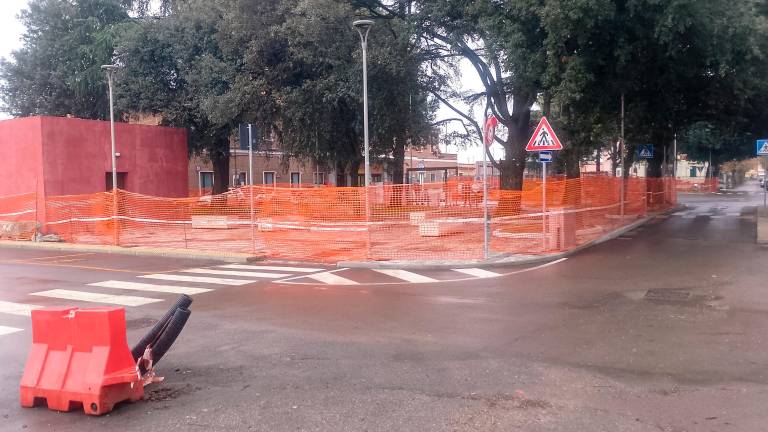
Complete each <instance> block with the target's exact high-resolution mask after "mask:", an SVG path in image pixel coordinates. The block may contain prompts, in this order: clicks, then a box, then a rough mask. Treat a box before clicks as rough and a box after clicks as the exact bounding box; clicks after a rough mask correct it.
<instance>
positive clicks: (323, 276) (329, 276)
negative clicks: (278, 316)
mask: <svg viewBox="0 0 768 432" xmlns="http://www.w3.org/2000/svg"><path fill="white" fill-rule="evenodd" d="M626 240H631V239H630V238H627V239H626ZM567 259H568V258H560V259H557V260H554V261H550V262H547V263H544V264H539V265H537V266H534V267H528V268H524V269H522V270H516V271H512V272H508V273H501V274H499V276H512V275H516V274H520V273H526V272H529V271H533V270H539V269H542V268H545V267H549V266H553V265H555V264H559V263H561V262H563V261H566V260H567ZM344 270H349V269H347V268H340V269H338V270H331V271H327V272H323V273H315V274H312V275H301V276H294V277H292V278H288V279H283V280H279V281H275V282H277V283H285V284H292V285H310V284H311V283H310V282H293V281H295V280H297V279H304V278H311V279H315V280H319V281H321V282H325V283H327V284H329V285H333V284H338V285H404V284H407V283H408V282H364V283H358V282H355V281H353V280H349V279H347V278H342V277H341V276H337V275H335V274H333V273H335V272H339V271H344ZM333 278H339V279H343V280H344V281H345V283H337V282H334V280H335V279H333ZM473 279H477V278H476V277H465V278H459V279H449V280H444V281H438V280H436V281H435V282H463V281H469V280H473ZM361 292H363V291H361Z"/></svg>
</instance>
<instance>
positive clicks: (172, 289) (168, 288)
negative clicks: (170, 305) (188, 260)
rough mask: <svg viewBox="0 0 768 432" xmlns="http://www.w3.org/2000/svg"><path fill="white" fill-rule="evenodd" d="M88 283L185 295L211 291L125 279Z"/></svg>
mask: <svg viewBox="0 0 768 432" xmlns="http://www.w3.org/2000/svg"><path fill="white" fill-rule="evenodd" d="M88 285H89V286H97V287H102V288H115V289H126V290H133V291H149V292H161V293H171V294H187V295H195V294H202V293H207V292H210V291H213V290H212V289H210V288H195V287H188V286H177V285H157V284H148V283H141V282H127V281H117V280H108V281H103V282H95V283H90V284H88Z"/></svg>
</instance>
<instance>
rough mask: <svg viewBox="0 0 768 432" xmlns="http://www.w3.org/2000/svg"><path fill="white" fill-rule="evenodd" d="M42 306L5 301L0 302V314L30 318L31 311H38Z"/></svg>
mask: <svg viewBox="0 0 768 432" xmlns="http://www.w3.org/2000/svg"><path fill="white" fill-rule="evenodd" d="M41 307H42V306H37V305H32V304H25V303H11V302H7V301H0V313H4V314H11V315H21V316H30V315H31V312H32V310H34V309H40V308H41Z"/></svg>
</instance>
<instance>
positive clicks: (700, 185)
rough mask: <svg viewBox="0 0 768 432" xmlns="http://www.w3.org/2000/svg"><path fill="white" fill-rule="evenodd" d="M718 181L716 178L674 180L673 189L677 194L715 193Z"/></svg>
mask: <svg viewBox="0 0 768 432" xmlns="http://www.w3.org/2000/svg"><path fill="white" fill-rule="evenodd" d="M718 186H719V181H718V179H717V178H709V179H708V178H702V179H696V178H690V179H677V180H675V189H676V190H677V191H678V192H717V188H718Z"/></svg>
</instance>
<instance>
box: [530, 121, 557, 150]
mask: <svg viewBox="0 0 768 432" xmlns="http://www.w3.org/2000/svg"><path fill="white" fill-rule="evenodd" d="M562 149H563V145H562V144H561V143H560V140H559V139H558V138H557V135H555V131H554V130H552V126H550V125H549V122H548V121H547V118H546V117H542V118H541V121H540V122H539V125H538V126H536V131H535V132H534V133H533V136H532V137H531V139H530V141H528V145H527V146H525V150H526V151H535V152H537V151H544V150H562Z"/></svg>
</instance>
